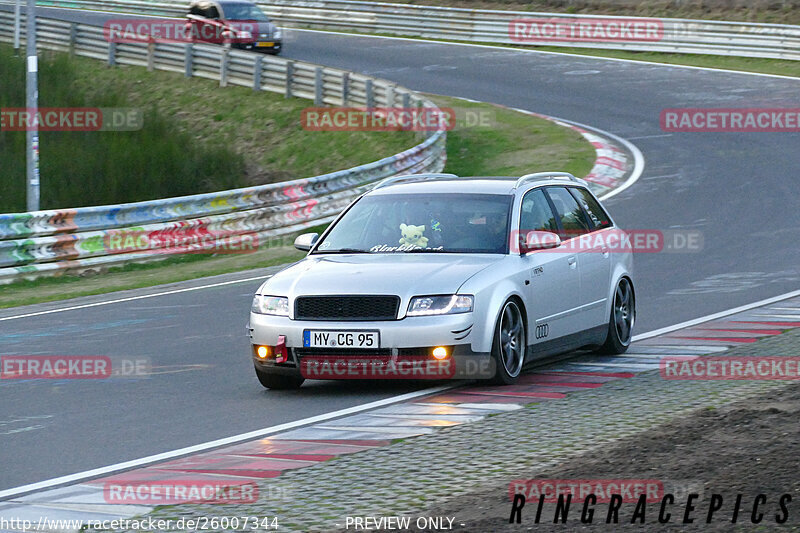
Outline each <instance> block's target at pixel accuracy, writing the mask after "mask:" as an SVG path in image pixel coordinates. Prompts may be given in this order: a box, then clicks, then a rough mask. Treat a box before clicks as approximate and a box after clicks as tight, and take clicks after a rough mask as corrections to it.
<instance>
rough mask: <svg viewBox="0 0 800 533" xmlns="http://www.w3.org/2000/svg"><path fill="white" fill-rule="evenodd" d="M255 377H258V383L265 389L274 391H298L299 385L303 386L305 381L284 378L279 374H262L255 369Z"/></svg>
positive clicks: (290, 377)
mask: <svg viewBox="0 0 800 533" xmlns="http://www.w3.org/2000/svg"><path fill="white" fill-rule="evenodd" d="M255 370H256V376H258V382H259V383H261V384H262V385H263V386H264V387H266V388H267V389H276V390H288V389H298V388H300V385H302V384H303V382H304V381H305V379H303V378H297V377H294V376H284V375H281V374H271V373H269V372H264V371H263V370H259V369H258V367H256V369H255Z"/></svg>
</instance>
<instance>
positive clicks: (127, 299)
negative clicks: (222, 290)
mask: <svg viewBox="0 0 800 533" xmlns="http://www.w3.org/2000/svg"><path fill="white" fill-rule="evenodd" d="M270 277H272V274H268V275H265V276H255V277H252V278H246V279H237V280H232V281H222V282H219V283H211V284H209V285H199V286H197V287H187V288H185V289H173V290H171V291H164V292H157V293H153V294H142V295H141V296H129V297H127V298H117V299H116V300H104V301H102V302H94V303H90V304H81V305H73V306H70V307H60V308H58V309H48V310H47V311H35V312H32V313H23V314H21V315H12V316H6V317H0V322H3V321H6V320H16V319H18V318H28V317H32V316H40V315H50V314H53V313H62V312H64V311H74V310H76V309H86V308H89V307H98V306H101V305H111V304H118V303H122V302H132V301H134V300H144V299H146V298H155V297H156V296H167V295H170V294H179V293H181V292H190V291H199V290H201V289H211V288H213V287H223V286H225V285H233V284H234V283H246V282H248V281H255V280H259V279H266V278H270Z"/></svg>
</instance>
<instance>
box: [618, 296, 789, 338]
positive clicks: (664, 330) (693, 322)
mask: <svg viewBox="0 0 800 533" xmlns="http://www.w3.org/2000/svg"><path fill="white" fill-rule="evenodd" d="M795 296H800V290H798V291H792V292H787V293H785V294H781V295H779V296H773V297H772V298H767V299H766V300H761V301H758V302H753V303H751V304H747V305H742V306H739V307H734V308H733V309H728V310H727V311H720V312H719V313H713V314H711V315H706V316H701V317H700V318H695V319H693V320H687V321H686V322H681V323H680V324H675V325H673V326H667V327H665V328H661V329H656V330H653V331H648V332H647V333H641V334H639V335H634V337H633V339H632V340H633V342H636V341H643V340H645V339H651V338H653V337H657V336H659V335H664V334H665V333H671V332H673V331H677V330H679V329H683V328H689V327H692V326H696V325H697V324H702V323H703V322H709V321H711V320H716V319H718V318H724V317H726V316H730V315H735V314H736V313H741V312H743V311H749V310H750V309H755V308H756V307H762V306H765V305H769V304H772V303H775V302H780V301H782V300H788V299H789V298H794V297H795ZM795 318H796V317H795Z"/></svg>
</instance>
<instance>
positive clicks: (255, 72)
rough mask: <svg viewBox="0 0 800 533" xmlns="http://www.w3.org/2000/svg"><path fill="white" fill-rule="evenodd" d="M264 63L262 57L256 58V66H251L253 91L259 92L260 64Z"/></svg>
mask: <svg viewBox="0 0 800 533" xmlns="http://www.w3.org/2000/svg"><path fill="white" fill-rule="evenodd" d="M263 61H264V57H263V56H257V57H256V64H255V65H254V66H253V90H254V91H260V90H261V70H262V68H263V67H262V66H261V64H262V63H263Z"/></svg>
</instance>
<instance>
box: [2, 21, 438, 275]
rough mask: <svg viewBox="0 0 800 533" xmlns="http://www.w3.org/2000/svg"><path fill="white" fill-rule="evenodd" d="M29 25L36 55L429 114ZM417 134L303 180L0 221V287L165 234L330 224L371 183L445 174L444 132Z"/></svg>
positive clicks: (131, 256) (155, 253) (221, 52)
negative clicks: (380, 153)
mask: <svg viewBox="0 0 800 533" xmlns="http://www.w3.org/2000/svg"><path fill="white" fill-rule="evenodd" d="M37 25H38V35H37V37H38V44H39V46H40V47H41V48H47V49H53V50H62V51H71V52H72V53H74V54H76V55H81V56H87V57H94V58H98V59H104V60H107V61H108V62H109V63H112V64H127V65H141V66H147V67H148V68H150V69H159V70H172V71H177V72H183V73H184V74H185V75H187V76H201V77H206V78H212V79H217V80H219V81H220V83H221V84H222V85H226V84H232V85H243V86H247V87H252V88H253V89H254V90H266V91H272V92H278V93H281V94H287V95H292V96H299V97H303V98H309V99H311V100H314V102H315V105H345V106H369V107H372V106H375V107H392V106H397V105H402V106H404V107H409V106H423V107H435V105H434V104H433V103H432V102H430V101H429V100H426V99H425V98H423V97H422V96H420V95H418V94H416V93H413V92H411V91H409V90H407V89H404V88H402V87H398V86H396V85H394V84H392V83H391V82H388V81H385V80H380V79H376V78H371V77H368V76H363V75H360V74H355V73H350V72H347V71H343V70H338V69H332V68H327V67H322V66H318V65H312V64H309V63H304V62H300V61H291V60H285V59H281V58H276V57H269V56H267V57H265V56H262V55H260V54H251V53H246V52H240V51H235V50H230V49H227V48H224V47H221V46H211V45H196V44H183V43H149V44H147V43H142V44H117V45H114V44H111V43H108V42H107V41H106V40H105V39H104V37H103V33H102V28H98V27H94V26H89V25H84V24H76V23H69V22H63V21H56V20H50V19H44V18H39V17H37ZM23 28H24V24H23ZM12 31H13V18H12V15H11V14H8V13H0V40H3V41H11V37H12V33H11V32H12ZM298 120H299V117H298ZM421 135H424V136H425V138H424V140H423V141H422V142H421V143H420V144H418V145H416V146H414V147H412V148H409V149H408V150H406V151H404V152H401V153H399V154H396V155H393V156H390V157H386V158H383V159H380V160H378V161H375V162H373V163H368V164H366V165H361V166H358V167H354V168H351V169H346V170H341V171H338V172H332V173H330V174H324V175H321V176H315V177H311V178H305V179H297V180H292V181H287V182H282V183H275V184H269V185H261V186H257V187H247V188H243V189H236V190H231V191H222V192H218V193H208V194H199V195H193V196H185V197H179V198H168V199H163V200H154V201H148V202H137V203H130V204H120V205H111V206H98V207H85V208H77V209H58V210H52V211H38V212H34V213H10V214H0V282H4V281H5V282H8V281H12V280H14V279H17V278H20V277H35V276H37V275H43V274H48V273H56V272H62V271H64V270H65V269H87V268H93V267H98V266H101V265H106V266H107V265H110V264H117V263H122V262H126V261H132V260H137V261H139V260H145V259H153V258H157V257H163V254H167V253H177V252H180V249H166V248H164V246H165V243H164V240H163V239H158V238H157V237H158V236H159V235H163V234H164V233H169V232H177V231H179V232H181V234H182V235H192V234H219V233H222V234H225V235H229V236H232V235H234V236H235V235H244V234H247V235H255V236H257V237H258V238H261V239H264V238H267V237H271V236H277V235H285V234H289V233H293V232H295V231H298V230H300V229H302V228H303V227H308V226H312V225H316V224H321V223H324V222H327V221H330V220H331V219H332V218H333V217H335V216H336V214H338V213H339V212H340V211H341V210H342V209H343V208H344V207H345V206H347V204H348V203H349V202H350V201H351V200H352V199H353V198H355V197H356V196H357V195H358V194H360V193H361V192H362V191H363V190H365V188H367V187H368V186H369V184H371V183H373V182H375V181H377V180H380V179H383V178H386V177H389V176H394V175H398V174H413V173H419V172H438V171H440V170H441V169H442V168H444V163H445V160H446V152H445V141H446V133H445V132H444V131H434V132H427V133H424V134H421ZM125 232H128V233H131V234H135V235H136V236H137V237H138V238H140V239H141V238H145V239H146V242H145V244H144V246H141V242H139V244H140V246H138V247H137V248H136V251H135V252H131V251H130V250H125V249H119V248H116V247H114V246H110V244H109V243H110V242H111V240H110V237H112V236H118V235H119V234H120V233H125Z"/></svg>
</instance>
